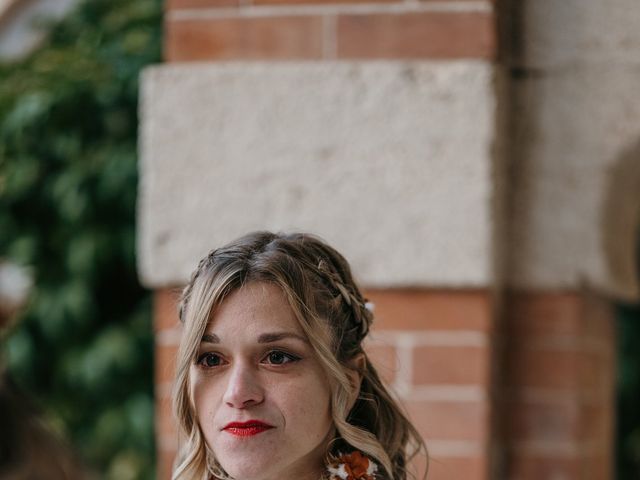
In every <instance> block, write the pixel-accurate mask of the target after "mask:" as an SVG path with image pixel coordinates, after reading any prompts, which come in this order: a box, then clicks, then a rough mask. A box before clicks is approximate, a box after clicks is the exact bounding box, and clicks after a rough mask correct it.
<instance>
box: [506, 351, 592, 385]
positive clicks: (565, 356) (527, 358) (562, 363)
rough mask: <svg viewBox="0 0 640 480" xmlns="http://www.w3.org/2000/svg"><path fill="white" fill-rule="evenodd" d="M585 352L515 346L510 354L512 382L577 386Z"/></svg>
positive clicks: (508, 368) (509, 377) (508, 367)
mask: <svg viewBox="0 0 640 480" xmlns="http://www.w3.org/2000/svg"><path fill="white" fill-rule="evenodd" d="M582 357H583V355H582V354H581V353H580V352H575V351H561V350H527V349H514V350H512V351H511V354H510V356H509V365H508V366H507V382H508V384H509V385H510V386H525V387H541V388H558V389H573V390H576V389H578V388H579V386H580V372H581V369H582V365H581V363H582V362H583V358H582Z"/></svg>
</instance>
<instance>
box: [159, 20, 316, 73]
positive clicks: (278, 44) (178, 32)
mask: <svg viewBox="0 0 640 480" xmlns="http://www.w3.org/2000/svg"><path fill="white" fill-rule="evenodd" d="M165 32H166V34H165V42H166V43H165V56H166V59H167V60H168V61H170V62H183V61H197V60H213V59H216V60H258V59H286V60H294V59H299V60H301V59H319V58H322V19H321V18H320V17H315V16H313V17H312V16H308V17H260V18H224V19H203V20H180V21H178V20H176V21H169V22H168V23H167V25H166V28H165Z"/></svg>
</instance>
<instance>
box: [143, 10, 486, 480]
mask: <svg viewBox="0 0 640 480" xmlns="http://www.w3.org/2000/svg"><path fill="white" fill-rule="evenodd" d="M495 48H496V47H495V34H494V13H493V3H492V2H490V1H488V0H486V1H485V0H481V1H478V0H474V1H471V2H469V1H450V2H429V1H425V2H413V1H393V0H391V1H386V0H383V1H377V0H376V1H374V2H362V1H359V0H354V1H348V0H347V1H344V0H338V1H324V0H321V1H319V2H309V1H307V0H284V1H283V0H253V1H246V0H241V1H238V0H225V1H219V0H169V1H168V3H167V10H166V27H165V46H164V52H165V59H166V62H167V63H166V64H165V65H164V66H162V67H158V68H154V69H151V70H150V71H148V72H147V73H146V74H145V76H144V81H143V92H142V93H143V95H142V98H143V100H142V108H141V112H142V119H143V123H142V130H141V132H142V133H141V152H142V180H141V200H140V217H139V225H140V232H141V234H140V242H139V249H138V250H139V255H140V271H141V276H142V278H143V279H144V281H145V282H146V284H147V285H149V286H151V287H153V288H155V289H156V294H155V298H156V301H155V328H156V365H157V371H156V385H157V389H156V394H157V405H158V413H157V439H158V453H159V477H158V478H169V468H170V464H171V458H172V456H173V454H174V452H175V448H176V438H177V436H176V433H175V430H174V427H173V424H172V421H171V418H170V411H169V402H168V398H169V390H170V381H171V372H172V368H173V360H174V356H175V350H176V345H177V342H178V339H179V330H178V329H177V327H176V315H175V305H174V301H175V298H176V295H177V293H176V292H177V291H179V289H176V288H175V287H179V286H180V285H182V284H183V283H184V282H185V281H186V279H187V275H188V272H189V271H190V270H191V269H192V268H193V267H194V265H195V260H196V259H197V258H198V257H199V256H201V255H203V254H204V253H205V252H206V251H207V250H208V249H210V248H212V247H214V246H216V245H219V244H221V243H223V242H226V241H228V240H230V239H232V238H234V237H235V236H238V235H240V234H242V233H245V232H246V231H249V230H254V229H259V228H268V229H273V230H292V229H299V230H306V231H311V232H314V233H316V234H319V235H320V236H322V237H324V238H325V239H327V240H328V241H329V242H330V243H332V244H334V245H335V246H336V247H337V248H338V249H339V250H341V251H342V252H343V253H345V255H346V256H347V257H348V259H349V260H350V261H351V262H352V264H353V266H354V269H355V272H356V274H357V276H358V277H359V278H360V280H361V282H362V284H363V285H364V286H365V287H366V288H367V294H368V295H369V297H370V298H371V300H372V301H373V302H374V303H375V304H376V325H375V328H374V331H373V335H372V338H371V341H370V342H369V344H368V346H367V348H368V349H369V351H370V353H371V355H372V357H374V358H375V361H376V362H377V363H378V366H379V368H380V369H381V370H382V372H384V375H385V376H386V379H387V380H388V382H389V383H390V384H391V385H392V386H393V387H394V388H395V390H396V391H397V392H398V394H399V396H400V397H401V399H402V401H403V402H404V403H405V405H406V407H407V409H408V411H409V413H410V415H411V416H412V418H413V419H414V421H415V422H416V424H417V426H418V428H419V429H420V431H421V432H422V433H423V435H424V437H425V439H426V441H427V443H428V446H429V449H430V453H431V466H430V469H431V474H430V479H435V480H438V479H440V480H446V479H459V478H465V479H469V480H476V479H477V480H484V479H487V478H488V474H489V473H488V472H489V458H490V455H489V448H490V436H491V426H490V421H491V415H490V413H491V401H490V383H491V355H492V353H491V352H492V349H491V343H492V329H493V322H494V304H493V301H492V298H493V294H494V291H495V288H496V284H497V283H496V276H497V274H496V271H495V265H494V260H495V256H494V254H493V251H492V249H493V247H492V245H493V244H494V239H493V236H494V228H493V211H494V205H493V203H492V202H494V200H495V198H494V194H495V192H494V186H493V180H492V175H493V172H492V168H493V167H492V157H491V142H492V138H493V136H494V131H493V124H494V109H495V98H494V95H493V91H492V58H493V57H494V54H495ZM223 61H224V62H226V61H233V63H223ZM283 61H284V62H283ZM192 62H205V63H198V64H194V63H192ZM461 139H464V142H463V141H460V140H461ZM181 192H182V193H181ZM185 192H189V193H188V194H187V193H185ZM444 205H446V206H447V208H442V206H444ZM247 213H249V214H248V215H247ZM205 218H207V219H212V221H203V219H205ZM214 218H215V220H213V219H214Z"/></svg>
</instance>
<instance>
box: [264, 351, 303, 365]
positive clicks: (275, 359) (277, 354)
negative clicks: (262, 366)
mask: <svg viewBox="0 0 640 480" xmlns="http://www.w3.org/2000/svg"><path fill="white" fill-rule="evenodd" d="M298 360H300V357H296V356H295V355H291V354H290V353H286V352H283V351H282V350H272V351H271V352H269V353H267V356H266V357H264V361H265V362H266V363H269V364H271V365H284V364H285V363H291V362H297V361H298Z"/></svg>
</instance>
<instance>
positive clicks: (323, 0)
mask: <svg viewBox="0 0 640 480" xmlns="http://www.w3.org/2000/svg"><path fill="white" fill-rule="evenodd" d="M402 1H403V0H253V4H254V5H327V4H339V3H342V4H344V3H399V2H402Z"/></svg>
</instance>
